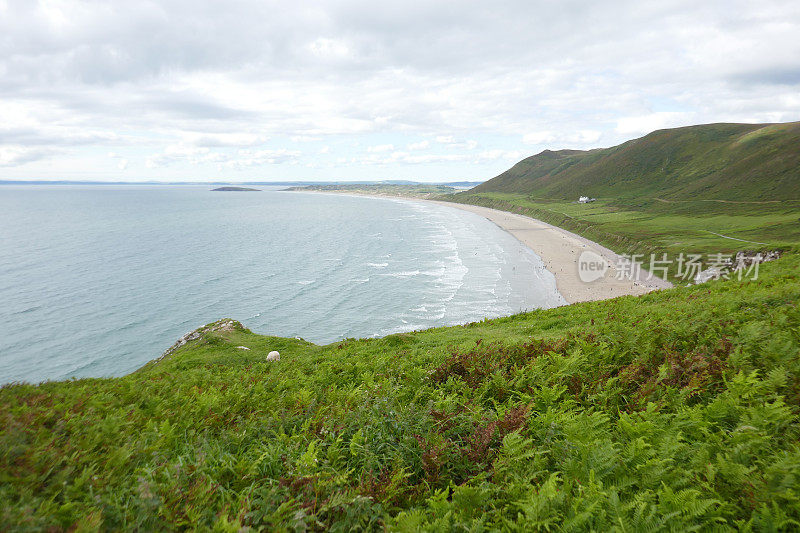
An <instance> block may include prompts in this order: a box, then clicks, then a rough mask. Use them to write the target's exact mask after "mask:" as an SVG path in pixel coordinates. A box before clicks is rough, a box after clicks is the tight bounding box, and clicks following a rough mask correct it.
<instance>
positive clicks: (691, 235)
mask: <svg viewBox="0 0 800 533" xmlns="http://www.w3.org/2000/svg"><path fill="white" fill-rule="evenodd" d="M442 199H446V200H448V201H454V202H461V203H468V204H476V205H483V206H487V207H495V208H497V209H502V210H505V211H513V212H517V213H521V214H524V215H528V216H531V217H533V218H537V219H540V220H544V221H545V222H548V223H550V224H554V225H556V226H559V227H562V228H565V229H568V230H570V231H573V232H575V233H578V234H580V235H583V236H585V237H587V238H589V239H591V240H593V241H596V242H598V243H600V244H602V245H604V246H607V247H608V248H611V249H612V250H614V251H616V252H618V253H628V254H633V253H637V254H647V255H648V256H649V254H652V253H655V254H656V255H658V256H660V254H663V253H667V254H668V256H669V257H675V256H677V255H679V254H681V253H684V254H689V253H696V254H702V255H704V256H707V255H708V254H717V253H726V254H730V253H734V252H737V251H746V250H750V251H766V250H784V251H791V250H797V249H798V245H800V201H784V202H765V203H749V202H745V203H736V202H728V201H725V202H723V201H711V200H708V201H703V200H672V201H666V200H663V199H661V200H656V199H639V200H628V201H623V200H608V199H598V200H597V201H595V202H592V203H588V204H579V203H577V202H576V201H566V200H554V199H542V198H532V197H529V196H525V195H521V194H510V193H497V192H494V193H474V192H464V193H460V194H456V195H450V196H446V197H442ZM720 235H724V237H723V236H720Z"/></svg>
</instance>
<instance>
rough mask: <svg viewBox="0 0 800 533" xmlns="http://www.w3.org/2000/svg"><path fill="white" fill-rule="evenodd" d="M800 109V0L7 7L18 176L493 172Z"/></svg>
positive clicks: (2, 88) (463, 176)
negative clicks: (546, 153) (538, 158)
mask: <svg viewBox="0 0 800 533" xmlns="http://www.w3.org/2000/svg"><path fill="white" fill-rule="evenodd" d="M645 4H647V5H645ZM795 120H800V2H798V1H797V0H787V1H769V0H759V1H758V2H754V1H752V0H748V1H745V2H739V1H731V0H726V1H721V2H710V1H703V0H700V1H698V0H687V1H683V0H659V1H658V2H642V1H641V0H636V1H630V2H625V1H622V2H599V1H597V0H591V1H583V0H581V1H570V0H567V1H563V0H560V1H556V0H553V1H531V0H523V1H518V2H513V1H509V2H503V1H498V0H493V1H491V2H490V1H483V2H469V1H465V0H458V1H435V0H429V1H422V2H416V1H413V0H402V1H396V2H395V1H384V0H378V1H376V0H369V1H341V2H340V1H331V2H302V1H296V2H290V1H282V2H269V1H264V0H252V1H249V0H228V1H224V2H223V1H219V2H210V1H203V0H179V1H168V0H164V1H160V2H151V1H146V0H120V1H112V2H104V1H86V2H84V1H76V0H52V1H38V2H37V1H35V0H0V179H90V180H113V181H116V180H122V181H144V180H170V181H171V180H185V181H203V180H212V179H222V180H230V181H246V180H273V181H277V180H325V179H331V180H350V179H352V180H356V179H413V180H418V181H450V180H483V179H488V178H490V177H492V176H494V175H496V174H497V173H499V172H501V171H503V170H505V169H506V168H508V167H509V166H510V165H511V164H513V163H515V162H516V161H518V160H519V159H521V158H523V157H525V156H528V155H532V154H534V153H537V152H539V151H541V150H543V149H545V148H593V147H600V146H610V145H614V144H617V143H619V142H621V141H624V140H627V139H630V138H634V137H638V136H641V135H643V134H645V133H647V132H649V131H652V130H654V129H658V128H664V127H672V126H681V125H688V124H697V123H707V122H721V121H725V122H785V121H795Z"/></svg>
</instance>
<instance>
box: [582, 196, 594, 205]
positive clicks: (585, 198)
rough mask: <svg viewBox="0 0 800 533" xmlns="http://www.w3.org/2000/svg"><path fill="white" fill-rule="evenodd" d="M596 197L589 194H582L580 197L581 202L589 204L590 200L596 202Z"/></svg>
mask: <svg viewBox="0 0 800 533" xmlns="http://www.w3.org/2000/svg"><path fill="white" fill-rule="evenodd" d="M594 201H595V198H589V197H588V196H581V197H580V198H578V203H579V204H588V203H589V202H594Z"/></svg>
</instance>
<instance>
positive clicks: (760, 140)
mask: <svg viewBox="0 0 800 533" xmlns="http://www.w3.org/2000/svg"><path fill="white" fill-rule="evenodd" d="M798 146H800V122H791V123H786V124H704V125H699V126H689V127H685V128H675V129H668V130H658V131H654V132H653V133H650V134H649V135H646V136H644V137H642V138H640V139H634V140H631V141H628V142H625V143H623V144H620V145H618V146H614V147H611V148H604V149H596V150H590V151H579V150H560V151H556V152H553V151H549V150H545V151H544V152H542V153H540V154H538V155H535V156H532V157H529V158H527V159H524V160H523V161H520V162H519V163H518V164H516V165H514V166H513V167H512V168H510V169H509V170H508V171H506V172H503V173H502V174H500V175H499V176H497V177H495V178H494V179H492V180H489V181H487V182H486V183H483V184H481V185H479V186H477V187H475V188H474V189H473V191H474V192H478V193H488V192H501V193H511V194H522V195H532V196H535V197H536V198H547V199H560V200H569V201H574V200H577V199H578V196H583V195H588V196H594V197H597V198H603V199H606V200H609V201H612V200H626V201H627V200H640V201H641V200H653V199H655V198H663V199H667V200H698V199H699V200H731V201H779V202H782V201H786V200H793V201H798V200H800V149H798Z"/></svg>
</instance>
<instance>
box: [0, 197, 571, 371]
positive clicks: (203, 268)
mask: <svg viewBox="0 0 800 533" xmlns="http://www.w3.org/2000/svg"><path fill="white" fill-rule="evenodd" d="M563 303H564V300H563V299H562V298H561V296H560V295H559V294H558V293H557V291H556V289H555V281H554V279H553V276H552V274H550V273H549V272H547V271H546V270H545V269H544V268H543V266H542V263H541V261H540V260H539V258H538V257H537V256H536V255H534V254H533V253H532V252H531V251H530V250H529V249H528V248H526V247H524V246H523V245H522V244H520V243H519V242H518V241H517V240H516V239H515V238H514V237H512V236H511V235H509V234H507V233H506V232H504V231H502V230H501V229H499V228H498V227H497V226H495V225H494V224H493V223H491V222H489V221H488V220H486V219H484V218H482V217H479V216H477V215H474V214H471V213H467V212H464V211H460V210H457V209H454V208H449V207H443V206H437V205H433V204H423V203H418V202H411V201H405V200H391V199H375V198H363V197H350V196H337V195H322V194H313V193H291V192H280V191H262V192H257V193H222V192H211V191H210V190H209V188H208V187H188V186H176V187H167V186H158V187H147V186H93V187H79V186H19V187H18V186H0V383H7V382H11V381H30V382H38V381H41V380H46V379H63V378H67V377H72V376H78V377H83V376H117V375H121V374H125V373H128V372H131V371H132V370H135V369H136V368H138V367H140V366H141V365H143V364H144V363H146V362H147V361H149V360H151V359H153V358H155V357H158V356H159V355H160V354H161V353H162V352H163V351H164V350H165V349H166V348H168V347H169V346H170V345H171V344H172V343H173V342H174V341H175V340H176V339H178V337H180V336H181V335H183V334H184V333H186V332H187V331H190V330H192V329H194V328H196V327H198V326H200V325H202V324H205V323H208V322H211V321H214V320H216V319H219V318H222V317H231V318H234V319H237V320H240V321H242V322H243V323H244V324H245V325H246V326H247V327H249V328H250V329H252V330H254V331H256V332H259V333H266V334H273V335H281V336H291V337H303V338H305V339H307V340H310V341H313V342H317V343H329V342H334V341H336V340H339V339H342V338H346V337H369V336H381V335H386V334H389V333H393V332H401V331H410V330H415V329H420V328H427V327H432V326H441V325H449V324H458V323H465V322H470V321H474V320H479V319H481V318H484V317H497V316H502V315H508V314H512V313H514V312H517V311H520V310H525V309H533V308H537V307H552V306H555V305H560V304H563Z"/></svg>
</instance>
